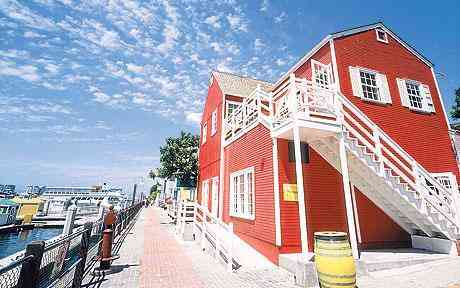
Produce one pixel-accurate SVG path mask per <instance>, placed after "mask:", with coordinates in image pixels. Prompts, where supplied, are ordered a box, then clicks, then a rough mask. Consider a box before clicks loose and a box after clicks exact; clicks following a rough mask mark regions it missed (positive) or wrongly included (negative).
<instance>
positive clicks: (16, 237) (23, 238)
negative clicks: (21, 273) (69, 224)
mask: <svg viewBox="0 0 460 288" xmlns="http://www.w3.org/2000/svg"><path fill="white" fill-rule="evenodd" d="M61 233H62V228H34V229H32V230H24V231H20V232H15V233H6V234H0V259H2V258H4V257H7V256H10V255H12V254H14V253H16V252H18V251H21V250H23V249H25V247H26V246H27V244H29V243H30V242H32V241H34V240H48V239H51V238H53V237H56V236H58V235H59V234H61Z"/></svg>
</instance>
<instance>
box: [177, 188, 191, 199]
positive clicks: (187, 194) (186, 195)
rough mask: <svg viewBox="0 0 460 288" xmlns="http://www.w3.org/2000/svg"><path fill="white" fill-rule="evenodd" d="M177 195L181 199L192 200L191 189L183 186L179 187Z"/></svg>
mask: <svg viewBox="0 0 460 288" xmlns="http://www.w3.org/2000/svg"><path fill="white" fill-rule="evenodd" d="M179 193H180V194H179V195H180V199H181V200H182V201H192V200H193V199H192V191H191V190H190V189H188V188H185V187H180V188H179Z"/></svg>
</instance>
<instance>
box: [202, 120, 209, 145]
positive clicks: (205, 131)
mask: <svg viewBox="0 0 460 288" xmlns="http://www.w3.org/2000/svg"><path fill="white" fill-rule="evenodd" d="M207 133H208V123H207V122H204V124H203V127H202V128H201V144H204V143H206V134H207Z"/></svg>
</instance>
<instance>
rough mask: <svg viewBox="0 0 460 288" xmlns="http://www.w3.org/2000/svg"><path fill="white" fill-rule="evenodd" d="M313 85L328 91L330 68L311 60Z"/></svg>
mask: <svg viewBox="0 0 460 288" xmlns="http://www.w3.org/2000/svg"><path fill="white" fill-rule="evenodd" d="M311 67H312V75H313V76H312V80H313V84H314V85H317V86H319V87H321V88H325V89H328V88H329V85H330V84H331V74H330V66H329V65H325V64H323V63H321V62H318V61H316V60H314V59H312V60H311Z"/></svg>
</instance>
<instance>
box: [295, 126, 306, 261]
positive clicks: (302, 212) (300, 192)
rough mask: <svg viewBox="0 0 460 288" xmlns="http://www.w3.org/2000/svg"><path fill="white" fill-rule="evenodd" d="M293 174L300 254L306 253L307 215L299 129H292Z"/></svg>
mask: <svg viewBox="0 0 460 288" xmlns="http://www.w3.org/2000/svg"><path fill="white" fill-rule="evenodd" d="M293 130H294V148H295V174H296V177H297V200H298V201H299V223H300V239H301V241H302V253H307V252H308V234H307V213H306V209H305V194H304V189H303V171H302V153H301V151H300V135H299V127H294V129H293Z"/></svg>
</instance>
